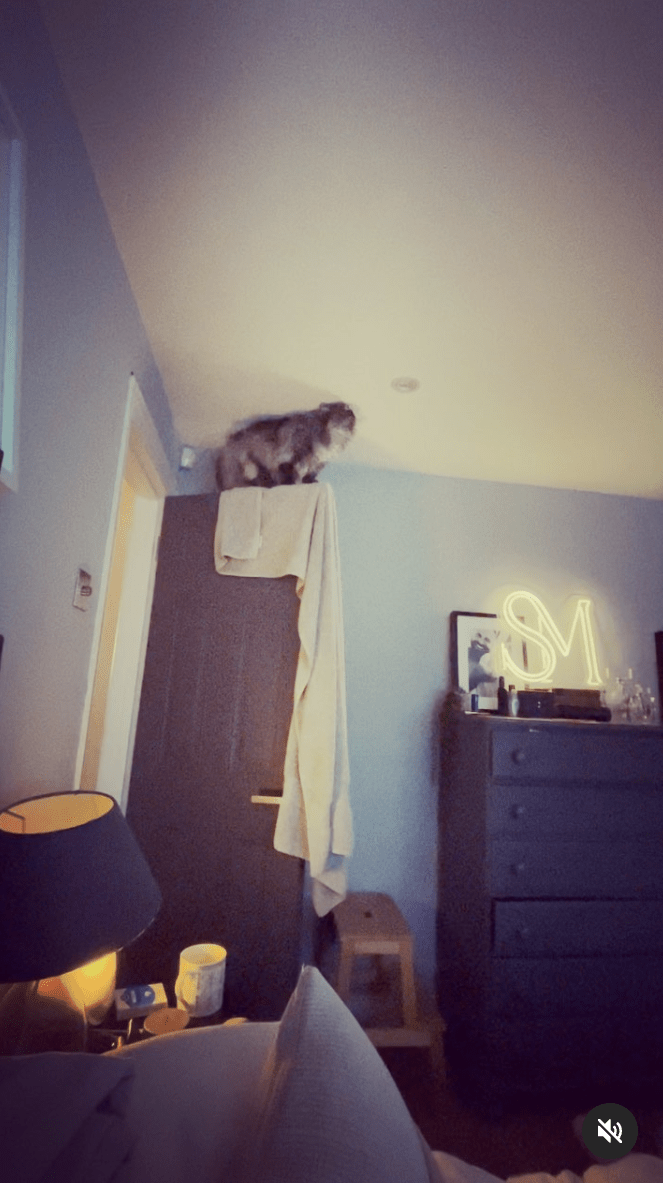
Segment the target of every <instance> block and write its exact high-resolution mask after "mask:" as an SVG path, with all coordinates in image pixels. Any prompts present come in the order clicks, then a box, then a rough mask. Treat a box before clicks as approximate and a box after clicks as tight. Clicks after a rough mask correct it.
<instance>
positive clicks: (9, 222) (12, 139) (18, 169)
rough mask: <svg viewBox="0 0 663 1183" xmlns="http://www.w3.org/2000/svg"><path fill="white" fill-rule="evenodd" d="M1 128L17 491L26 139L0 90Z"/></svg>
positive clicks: (1, 309)
mask: <svg viewBox="0 0 663 1183" xmlns="http://www.w3.org/2000/svg"><path fill="white" fill-rule="evenodd" d="M0 128H1V130H2V132H3V133H4V136H3V138H4V139H5V142H6V144H7V146H8V150H7V151H6V152H4V153H3V157H4V159H2V160H0V168H2V169H3V173H4V175H3V177H2V178H1V181H2V184H1V185H0V192H1V193H2V195H3V197H2V202H1V205H0V219H1V221H0V236H1V238H2V244H1V245H2V253H3V254H4V257H5V267H4V274H0V284H1V287H2V290H1V291H0V451H1V452H2V465H1V467H0V485H4V486H6V487H7V488H9V489H13V490H16V489H17V488H18V437H19V407H20V392H21V354H22V329H23V270H24V237H25V156H26V145H25V138H24V136H23V134H22V132H21V128H20V126H19V123H18V121H17V119H16V116H15V115H14V112H13V110H12V107H11V104H10V103H9V100H8V98H7V95H6V93H5V91H4V89H3V88H2V86H0Z"/></svg>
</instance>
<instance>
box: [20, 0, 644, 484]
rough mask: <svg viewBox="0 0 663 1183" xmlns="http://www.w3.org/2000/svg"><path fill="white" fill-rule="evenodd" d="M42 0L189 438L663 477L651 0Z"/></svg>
mask: <svg viewBox="0 0 663 1183" xmlns="http://www.w3.org/2000/svg"><path fill="white" fill-rule="evenodd" d="M42 10H43V13H44V17H45V20H46V23H47V26H48V29H49V31H50V35H51V38H52V41H53V45H54V48H55V51H56V55H57V57H58V60H59V64H60V68H61V72H62V75H63V78H64V80H65V84H66V86H67V89H68V92H69V96H70V99H71V103H72V105H73V108H74V111H75V113H76V116H77V118H78V122H79V124H80V127H81V131H82V134H83V137H84V140H85V143H86V145H87V148H88V151H89V155H90V158H91V161H92V164H93V168H94V171H95V174H96V177H97V181H98V184H99V188H100V191H101V194H102V197H103V200H104V202H105V205H106V207H107V210H108V214H109V217H110V221H111V224H112V227H113V231H114V233H115V236H116V238H117V242H118V246H119V249H120V251H121V254H122V257H123V259H124V263H125V266H126V269H127V272H128V275H129V278H130V281H131V284H132V287H133V291H134V293H135V297H136V300H137V302H138V305H139V307H140V310H141V313H142V316H143V319H144V322H145V326H146V329H147V332H148V334H149V337H150V339H151V342H152V345H153V349H154V353H155V356H156V359H157V362H158V364H159V366H160V369H161V372H162V375H163V378H164V381H165V385H166V389H167V392H168V396H169V399H170V402H171V405H172V409H173V413H174V418H175V422H176V426H177V429H178V432H179V434H180V437H181V439H182V441H183V442H184V443H188V444H190V445H193V446H196V447H203V446H205V447H207V446H213V445H216V444H217V443H220V442H221V440H222V439H223V437H224V435H225V433H226V431H227V430H228V429H229V428H230V426H231V425H232V423H233V422H235V421H236V420H238V419H243V418H246V417H247V416H250V415H258V414H262V413H275V412H285V411H289V410H295V409H301V408H305V407H312V406H316V405H317V404H318V403H319V402H321V401H323V400H325V401H328V400H336V399H342V400H345V401H348V402H350V403H352V404H353V406H355V408H356V409H357V411H358V414H359V428H358V431H357V434H356V437H355V439H354V441H353V443H352V444H351V446H350V449H349V450H348V452H347V453H346V455H345V457H344V459H345V461H346V462H349V463H353V462H361V463H368V464H373V465H378V466H387V467H392V468H401V469H411V470H414V471H420V472H424V473H439V474H444V475H452V476H460V477H470V478H487V479H493V480H498V481H511V482H516V483H521V482H523V483H531V484H538V485H545V486H551V487H562V488H573V489H593V490H598V491H603V492H610V493H623V494H630V495H637V496H643V497H657V498H660V497H663V464H662V460H663V416H662V402H663V398H662V382H663V347H662V341H661V294H662V277H663V216H662V200H663V199H662V194H663V158H662V144H663V122H662V116H663V95H662V85H663V84H662V82H661V79H662V78H663V73H662V67H663V18H662V17H661V15H660V6H659V4H657V3H655V2H654V0H649V2H647V0H629V2H628V3H624V2H623V0H555V3H551V2H550V0H508V3H507V2H505V0H407V2H405V0H226V2H225V3H221V2H216V0H140V2H139V3H137V2H136V0H113V2H112V3H109V2H108V0H43V2H42ZM398 378H409V379H415V380H416V381H417V382H418V384H419V385H418V388H417V389H416V390H414V391H408V392H405V393H404V392H400V391H397V390H395V389H393V387H392V385H391V383H392V381H393V380H394V379H398Z"/></svg>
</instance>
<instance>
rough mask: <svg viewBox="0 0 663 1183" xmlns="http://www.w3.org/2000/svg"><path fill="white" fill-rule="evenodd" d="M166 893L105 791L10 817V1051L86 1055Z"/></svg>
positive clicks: (0, 953)
mask: <svg viewBox="0 0 663 1183" xmlns="http://www.w3.org/2000/svg"><path fill="white" fill-rule="evenodd" d="M160 904H161V893H160V891H159V888H158V887H157V884H156V883H155V881H154V879H153V877H152V873H151V871H150V869H149V867H148V865H147V862H146V861H145V857H144V855H143V853H142V851H141V850H140V847H139V846H138V843H137V841H136V839H135V838H134V835H133V834H132V832H131V830H130V829H129V826H128V824H127V822H126V820H125V818H124V816H123V814H122V812H121V810H120V808H119V806H118V804H117V802H116V801H114V800H113V798H112V797H109V796H107V795H106V794H105V793H90V792H67V793H54V794H50V795H47V796H39V797H30V798H28V799H26V800H23V801H19V802H17V803H16V804H14V805H11V806H8V807H7V808H5V809H4V811H3V812H1V813H0V982H2V983H5V985H4V986H0V995H2V996H3V997H2V998H1V1001H0V1052H3V1053H4V1054H7V1053H13V1054H19V1053H25V1052H32V1051H43V1050H72V1049H78V1050H80V1049H83V1048H85V1046H86V1035H87V1027H88V1024H89V1023H92V1024H98V1023H99V1022H101V1020H102V1018H103V1017H104V1015H105V1013H106V1011H107V1010H108V1009H109V1007H110V1005H111V1003H112V1001H113V991H114V988H115V971H116V966H117V951H118V950H119V949H121V948H122V947H123V946H125V945H127V944H129V943H130V942H131V941H132V940H135V938H136V937H137V936H139V935H140V933H141V932H143V931H144V929H146V928H147V927H148V925H149V924H150V923H151V922H152V920H153V919H154V917H155V916H156V913H157V912H158V910H159V906H160Z"/></svg>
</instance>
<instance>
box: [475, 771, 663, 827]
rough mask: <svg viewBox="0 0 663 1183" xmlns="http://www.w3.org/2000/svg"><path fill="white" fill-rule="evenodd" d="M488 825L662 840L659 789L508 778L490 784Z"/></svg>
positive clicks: (661, 794) (662, 791) (662, 804)
mask: <svg viewBox="0 0 663 1183" xmlns="http://www.w3.org/2000/svg"><path fill="white" fill-rule="evenodd" d="M486 827H487V831H488V833H489V834H491V835H495V836H497V835H501V836H502V837H504V838H521V837H522V838H525V837H527V836H528V835H532V836H540V835H542V834H545V835H546V837H548V838H554V837H557V838H564V837H568V838H575V837H577V836H579V835H580V834H582V835H586V836H587V838H588V839H591V840H596V839H597V838H599V837H605V838H606V839H607V838H610V839H618V838H629V837H633V838H635V837H637V836H638V835H642V836H643V837H648V838H654V837H659V838H660V839H661V840H663V789H657V788H653V787H652V788H648V787H646V786H636V785H634V786H633V787H632V788H626V787H624V788H616V787H614V786H610V785H606V786H603V787H601V786H596V785H591V786H585V785H558V784H553V785H537V784H526V783H523V784H520V785H518V784H511V785H496V784H491V785H489V786H488V790H487V793H486Z"/></svg>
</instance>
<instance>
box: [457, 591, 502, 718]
mask: <svg viewBox="0 0 663 1183" xmlns="http://www.w3.org/2000/svg"><path fill="white" fill-rule="evenodd" d="M506 639H507V638H506V635H505V631H504V624H503V622H502V621H501V620H500V618H499V617H498V616H497V614H496V613H495V612H452V613H451V616H450V647H449V653H450V661H451V679H452V684H453V686H454V688H455V689H457V690H460V691H462V692H463V694H467V695H470V696H472V695H475V694H476V695H477V704H476V706H475V709H478V710H480V711H496V710H497V687H498V684H499V678H500V675H501V673H502V651H501V645H502V643H503V642H504V641H506ZM508 639H509V641H510V637H509V638H508Z"/></svg>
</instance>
